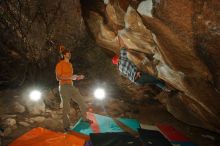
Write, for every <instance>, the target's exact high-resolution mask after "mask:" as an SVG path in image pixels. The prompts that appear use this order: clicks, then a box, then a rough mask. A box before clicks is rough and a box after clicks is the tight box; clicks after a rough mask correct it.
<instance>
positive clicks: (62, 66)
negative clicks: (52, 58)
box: [56, 47, 88, 131]
mask: <svg viewBox="0 0 220 146" xmlns="http://www.w3.org/2000/svg"><path fill="white" fill-rule="evenodd" d="M63 48H64V47H63ZM62 57H63V60H61V61H59V62H58V63H57V65H56V78H57V80H58V81H59V92H60V96H61V100H62V103H63V126H64V130H65V131H68V130H69V128H70V119H69V113H70V100H71V99H73V101H74V102H76V103H77V104H78V105H79V108H80V111H81V114H82V119H83V120H84V121H88V120H87V118H86V106H85V102H84V98H83V97H82V96H81V94H80V93H79V90H78V89H77V88H76V87H74V86H73V80H82V79H84V75H74V74H73V71H74V70H73V66H72V64H71V63H70V59H71V53H70V51H69V50H65V49H64V50H63V51H62Z"/></svg>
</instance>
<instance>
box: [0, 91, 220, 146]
mask: <svg viewBox="0 0 220 146" xmlns="http://www.w3.org/2000/svg"><path fill="white" fill-rule="evenodd" d="M7 93H8V92H7ZM10 93H11V94H16V95H17V93H16V92H10ZM10 96H13V95H10ZM5 97H7V96H6V95H5V96H3V94H1V98H0V103H1V110H0V111H1V112H0V114H1V118H2V116H5V114H6V113H4V111H7V110H4V107H2V104H4V105H5V104H7V101H8V100H3V99H4V98H5ZM7 99H8V98H7ZM9 101H10V100H9ZM86 103H87V105H88V107H89V108H91V109H92V110H93V112H94V113H97V114H102V115H108V116H112V117H126V118H135V119H137V120H139V121H140V123H142V124H149V125H154V124H157V123H160V124H162V123H163V124H170V125H172V126H174V127H175V128H176V129H178V130H180V131H181V132H182V133H184V134H185V135H186V136H187V137H189V138H190V139H191V140H192V142H193V143H195V144H197V145H199V146H218V145H219V144H220V135H219V134H217V133H213V132H210V131H207V130H205V129H201V128H197V127H192V126H189V125H187V124H184V123H182V122H181V121H178V120H176V119H175V118H174V117H173V116H172V115H171V114H169V113H168V112H167V111H166V109H165V108H164V106H163V105H162V104H160V103H159V102H158V101H157V100H154V99H153V98H148V99H145V100H144V101H140V100H128V99H121V98H120V97H107V98H106V99H105V100H104V101H103V102H100V101H97V100H96V99H94V97H90V98H88V99H87V101H86ZM72 107H73V108H72V110H71V111H72V112H71V117H72V121H73V123H74V122H77V120H78V119H79V118H80V113H79V109H78V108H76V105H75V104H72ZM5 109H6V108H5ZM8 115H11V116H12V114H8ZM13 115H14V119H16V123H17V125H16V128H14V129H13V128H12V132H11V133H10V134H9V135H7V136H6V137H2V146H7V145H8V144H9V143H11V142H12V141H13V140H15V139H16V138H17V137H19V136H20V135H22V134H24V133H25V132H27V131H29V130H31V129H32V128H34V127H45V128H48V129H51V130H55V131H60V132H63V129H62V109H60V108H59V106H58V104H57V105H56V107H55V108H54V109H51V108H50V109H49V108H48V107H47V106H46V109H45V112H44V113H42V114H40V115H30V114H29V113H28V112H27V111H25V112H23V113H20V114H18V113H15V114H13ZM12 117H13V116H12ZM36 117H38V120H37V121H35V122H32V124H29V125H27V126H24V125H21V124H19V122H21V121H26V122H27V123H28V122H29V123H31V119H33V118H36ZM39 117H41V118H39ZM39 119H41V120H39Z"/></svg>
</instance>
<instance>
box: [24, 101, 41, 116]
mask: <svg viewBox="0 0 220 146" xmlns="http://www.w3.org/2000/svg"><path fill="white" fill-rule="evenodd" d="M27 109H28V111H29V113H30V114H32V115H40V114H41V113H44V112H45V104H44V102H43V101H38V102H32V101H30V102H28V103H27Z"/></svg>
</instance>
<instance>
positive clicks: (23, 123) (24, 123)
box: [18, 122, 30, 127]
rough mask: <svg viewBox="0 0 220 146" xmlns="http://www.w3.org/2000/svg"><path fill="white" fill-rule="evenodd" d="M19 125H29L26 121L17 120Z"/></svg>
mask: <svg viewBox="0 0 220 146" xmlns="http://www.w3.org/2000/svg"><path fill="white" fill-rule="evenodd" d="M18 124H19V125H21V126H24V127H29V126H30V124H29V123H27V122H18Z"/></svg>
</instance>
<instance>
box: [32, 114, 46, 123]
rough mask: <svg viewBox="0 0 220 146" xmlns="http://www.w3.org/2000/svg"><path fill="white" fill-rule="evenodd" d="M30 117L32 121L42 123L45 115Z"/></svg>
mask: <svg viewBox="0 0 220 146" xmlns="http://www.w3.org/2000/svg"><path fill="white" fill-rule="evenodd" d="M30 119H31V120H33V121H34V122H37V123H42V122H43V121H44V120H45V117H42V116H37V117H33V118H30Z"/></svg>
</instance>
